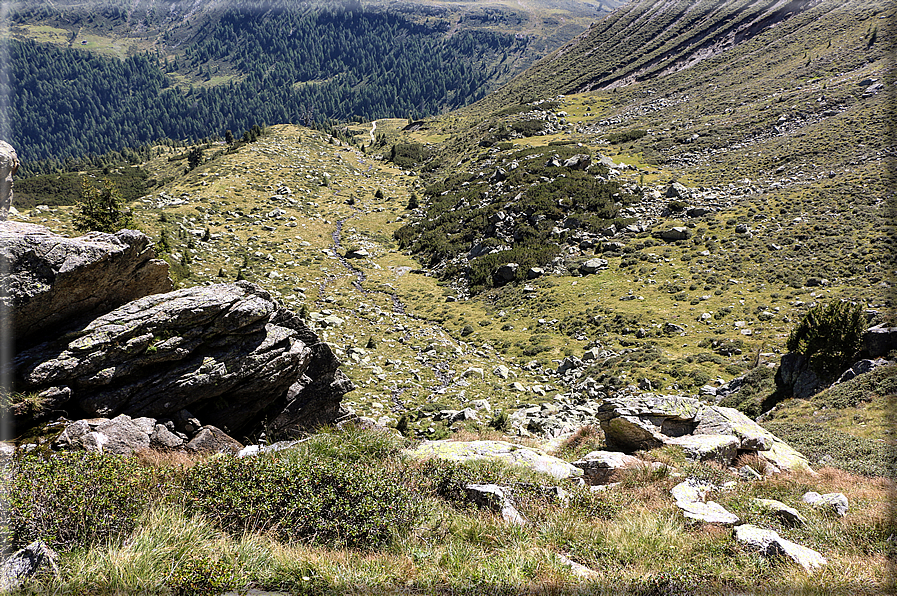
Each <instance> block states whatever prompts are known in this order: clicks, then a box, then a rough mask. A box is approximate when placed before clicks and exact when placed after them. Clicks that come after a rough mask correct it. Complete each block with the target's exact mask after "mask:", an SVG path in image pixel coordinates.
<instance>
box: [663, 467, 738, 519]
mask: <svg viewBox="0 0 897 596" xmlns="http://www.w3.org/2000/svg"><path fill="white" fill-rule="evenodd" d="M715 488H716V487H715V486H714V485H712V484H710V483H709V482H705V481H702V480H698V479H696V478H689V479H687V480H686V481H685V482H681V483H679V484H677V485H676V486H674V487H673V488H672V490H671V491H670V492H671V493H672V495H673V498H674V499H675V500H676V506H677V507H678V508H679V509H681V510H682V512H683V514H684V515H685V517H687V518H689V519H696V520H698V521H702V522H706V523H711V524H725V525H730V524H737V523H738V521H739V519H738V516H737V515H735V514H734V513H731V512H730V511H727V510H726V508H725V507H723V506H722V505H720V504H719V503H717V502H715V501H705V499H706V498H707V493H708V492H709V491H711V490H713V489H715Z"/></svg>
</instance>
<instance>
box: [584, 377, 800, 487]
mask: <svg viewBox="0 0 897 596" xmlns="http://www.w3.org/2000/svg"><path fill="white" fill-rule="evenodd" d="M597 417H598V419H599V420H600V421H601V430H603V431H604V435H605V439H606V441H607V444H608V445H609V446H611V447H613V448H615V449H619V450H621V451H624V452H630V453H631V452H633V451H637V450H640V449H645V450H647V449H654V448H656V447H660V446H662V445H678V446H680V447H682V448H683V450H684V451H685V453H686V455H688V456H690V457H691V458H692V459H696V460H714V461H717V462H718V463H721V464H723V465H726V466H728V465H731V464H732V463H733V461H734V459H735V458H736V457H737V456H738V455H740V454H744V453H756V454H758V455H759V456H760V457H761V458H762V459H764V460H765V461H767V462H768V463H770V464H772V465H773V466H775V467H776V468H778V469H780V470H798V469H802V470H810V466H809V463H808V461H807V459H806V458H805V457H804V456H803V455H801V454H800V453H798V452H797V451H795V450H794V449H792V448H791V447H789V446H788V445H787V444H786V443H785V442H783V441H781V440H780V439H778V438H777V437H776V436H775V435H773V434H772V433H771V432H769V431H768V430H766V429H764V428H763V427H762V426H760V425H759V424H757V423H756V422H754V421H753V420H751V419H750V418H748V417H747V416H745V415H744V414H742V413H741V412H739V411H738V410H735V409H733V408H724V407H721V406H716V405H710V404H707V403H704V402H702V401H700V400H698V399H695V398H690V397H681V396H675V395H652V394H642V395H639V396H635V397H614V398H606V399H604V400H603V401H602V402H601V404H600V406H599V407H598V411H597Z"/></svg>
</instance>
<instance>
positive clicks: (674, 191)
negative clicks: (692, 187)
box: [666, 182, 691, 199]
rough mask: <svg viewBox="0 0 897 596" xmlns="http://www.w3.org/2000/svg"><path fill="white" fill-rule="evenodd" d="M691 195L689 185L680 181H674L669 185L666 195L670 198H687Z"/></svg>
mask: <svg viewBox="0 0 897 596" xmlns="http://www.w3.org/2000/svg"><path fill="white" fill-rule="evenodd" d="M690 195H691V191H689V189H688V187H687V186H685V185H684V184H682V183H679V182H673V183H672V184H670V185H669V186H668V187H667V192H666V197H667V198H668V199H687V198H688V197H689V196H690Z"/></svg>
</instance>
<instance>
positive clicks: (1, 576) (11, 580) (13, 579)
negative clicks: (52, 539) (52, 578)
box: [0, 540, 59, 593]
mask: <svg viewBox="0 0 897 596" xmlns="http://www.w3.org/2000/svg"><path fill="white" fill-rule="evenodd" d="M57 558H58V555H57V554H56V553H55V552H54V551H53V549H51V548H50V547H49V546H47V545H46V544H45V543H44V542H43V541H42V540H37V541H35V542H32V543H31V544H29V545H28V546H26V547H25V548H23V549H21V550H18V551H16V552H15V553H13V554H12V556H10V557H9V558H8V559H6V561H4V562H3V566H2V567H0V593H4V592H11V591H14V590H18V589H19V588H21V587H22V585H23V584H24V583H25V580H27V579H28V578H29V577H31V576H33V575H34V574H35V573H37V572H38V570H39V569H40V568H41V567H45V566H49V567H50V568H51V569H52V570H53V571H54V572H56V573H59V569H58V568H57V567H56V559H57Z"/></svg>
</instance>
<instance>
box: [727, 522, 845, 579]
mask: <svg viewBox="0 0 897 596" xmlns="http://www.w3.org/2000/svg"><path fill="white" fill-rule="evenodd" d="M733 531H734V533H735V540H736V541H737V542H738V543H740V544H742V545H744V546H745V547H746V548H748V549H750V550H754V551H757V552H759V553H760V554H761V555H763V556H764V557H775V556H782V555H784V556H787V557H788V558H789V559H791V560H792V561H794V562H795V563H797V564H798V565H800V566H801V567H803V568H804V569H805V570H807V572H810V573H812V572H813V571H814V570H815V569H818V568H819V567H822V566H823V565H825V564H826V563H828V561H827V560H826V558H825V557H823V556H822V555H821V554H819V553H818V552H816V551H815V550H813V549H811V548H807V547H806V546H801V545H799V544H796V543H794V542H791V541H790V540H786V539H784V538H782V537H781V536H779V534H778V533H777V532H775V531H773V530H766V529H763V528H760V527H758V526H755V525H753V524H743V525H740V526H735V528H734V530H733Z"/></svg>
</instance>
